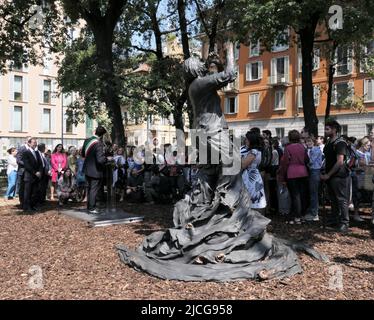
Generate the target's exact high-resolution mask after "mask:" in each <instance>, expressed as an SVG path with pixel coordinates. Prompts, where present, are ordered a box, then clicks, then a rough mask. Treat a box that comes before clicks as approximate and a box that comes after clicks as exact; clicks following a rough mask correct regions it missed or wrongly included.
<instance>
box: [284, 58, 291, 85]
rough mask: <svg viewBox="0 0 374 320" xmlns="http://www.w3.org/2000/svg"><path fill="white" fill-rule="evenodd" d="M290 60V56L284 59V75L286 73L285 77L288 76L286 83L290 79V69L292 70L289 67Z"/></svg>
mask: <svg viewBox="0 0 374 320" xmlns="http://www.w3.org/2000/svg"><path fill="white" fill-rule="evenodd" d="M289 64H290V63H289V58H288V56H286V57H284V73H285V76H286V81H288V78H289V69H290V66H289Z"/></svg>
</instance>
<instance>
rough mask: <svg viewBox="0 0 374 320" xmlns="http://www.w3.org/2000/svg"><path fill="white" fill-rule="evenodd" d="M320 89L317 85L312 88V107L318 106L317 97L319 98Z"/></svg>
mask: <svg viewBox="0 0 374 320" xmlns="http://www.w3.org/2000/svg"><path fill="white" fill-rule="evenodd" d="M320 92H321V88H320V86H319V85H314V86H313V97H314V105H315V106H316V107H318V106H319V97H320Z"/></svg>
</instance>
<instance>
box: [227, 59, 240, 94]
mask: <svg viewBox="0 0 374 320" xmlns="http://www.w3.org/2000/svg"><path fill="white" fill-rule="evenodd" d="M234 72H236V73H237V74H239V66H238V65H235V66H234ZM238 89H239V77H236V79H235V81H234V82H231V83H229V84H228V85H227V86H226V87H224V88H223V91H236V90H238Z"/></svg>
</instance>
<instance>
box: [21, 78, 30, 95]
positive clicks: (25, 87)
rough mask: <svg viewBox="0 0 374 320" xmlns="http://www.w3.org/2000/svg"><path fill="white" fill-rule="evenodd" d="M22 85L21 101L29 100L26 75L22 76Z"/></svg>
mask: <svg viewBox="0 0 374 320" xmlns="http://www.w3.org/2000/svg"><path fill="white" fill-rule="evenodd" d="M22 82H23V83H22V85H23V90H22V91H23V97H22V101H29V85H28V81H27V77H26V76H24V77H22Z"/></svg>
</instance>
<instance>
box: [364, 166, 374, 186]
mask: <svg viewBox="0 0 374 320" xmlns="http://www.w3.org/2000/svg"><path fill="white" fill-rule="evenodd" d="M364 171H365V176H364V183H363V188H362V189H364V190H367V191H374V183H373V175H374V167H369V166H365V169H364Z"/></svg>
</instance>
